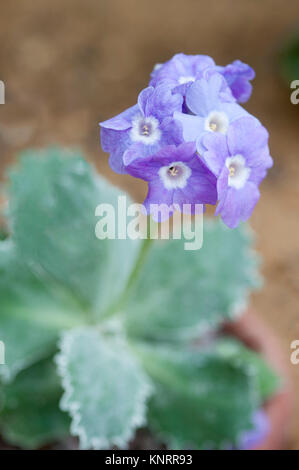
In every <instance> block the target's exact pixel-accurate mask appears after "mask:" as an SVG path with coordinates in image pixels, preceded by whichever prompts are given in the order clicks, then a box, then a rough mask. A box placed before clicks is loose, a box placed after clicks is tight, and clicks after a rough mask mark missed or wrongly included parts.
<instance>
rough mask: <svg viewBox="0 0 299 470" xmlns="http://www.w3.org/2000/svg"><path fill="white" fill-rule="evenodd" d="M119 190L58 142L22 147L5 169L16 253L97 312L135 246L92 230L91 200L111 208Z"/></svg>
mask: <svg viewBox="0 0 299 470" xmlns="http://www.w3.org/2000/svg"><path fill="white" fill-rule="evenodd" d="M123 195H124V194H123V193H122V192H121V191H120V190H119V189H117V188H115V187H113V186H112V185H110V184H108V183H107V182H105V181H104V180H103V179H100V178H99V177H98V176H97V175H96V173H95V172H94V171H93V169H92V168H91V167H90V166H89V165H88V163H86V162H85V161H84V160H83V159H82V158H81V156H80V155H78V154H74V153H70V152H67V151H65V150H62V149H59V148H53V149H48V150H45V151H40V152H32V151H30V152H27V153H25V155H24V156H23V158H21V160H20V162H19V165H18V167H17V168H16V169H15V170H14V171H12V172H11V173H10V189H9V196H10V201H9V217H10V220H11V224H12V232H13V239H14V241H15V243H16V245H17V247H18V250H19V253H20V255H21V256H22V258H24V260H25V261H26V262H28V263H30V265H31V266H32V267H33V268H34V269H35V270H36V271H37V272H38V273H40V274H47V275H49V277H50V278H54V279H55V280H56V281H57V282H58V283H60V284H62V285H65V286H67V287H68V288H69V289H70V291H71V292H72V293H73V295H74V296H75V297H78V298H79V299H81V301H82V303H83V305H84V306H85V308H89V307H93V308H94V310H95V311H96V312H98V313H99V312H103V311H104V310H106V309H107V308H111V305H112V304H113V303H114V302H115V300H116V299H117V297H118V296H119V295H120V293H121V292H122V291H123V289H124V287H125V285H126V283H127V281H128V278H129V275H130V273H131V270H132V268H133V267H134V264H135V262H136V257H137V255H138V251H139V247H140V243H139V241H138V240H134V241H132V240H130V239H128V240H99V239H97V238H96V235H95V226H96V223H97V218H96V216H95V209H96V207H97V205H98V204H100V203H107V204H112V205H113V207H114V208H115V210H116V209H117V203H118V196H123ZM129 203H130V200H129V198H127V204H129ZM116 215H117V214H116ZM120 260H121V266H120Z"/></svg>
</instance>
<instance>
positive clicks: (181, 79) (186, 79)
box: [178, 76, 195, 85]
mask: <svg viewBox="0 0 299 470" xmlns="http://www.w3.org/2000/svg"><path fill="white" fill-rule="evenodd" d="M178 82H179V84H180V85H183V84H184V83H189V82H195V77H192V76H189V77H187V76H181V77H179V80H178Z"/></svg>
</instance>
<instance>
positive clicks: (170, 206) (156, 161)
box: [124, 143, 217, 221]
mask: <svg viewBox="0 0 299 470" xmlns="http://www.w3.org/2000/svg"><path fill="white" fill-rule="evenodd" d="M124 160H125V164H126V165H127V166H126V169H127V171H128V173H130V174H131V175H132V176H135V177H136V178H141V179H143V180H145V181H147V182H148V194H147V197H146V199H145V201H144V206H145V208H146V210H147V213H151V214H152V216H153V218H154V220H158V221H163V220H166V219H168V218H169V217H170V215H171V214H172V213H173V212H174V210H180V211H181V212H188V213H192V214H194V213H195V212H197V209H199V210H201V209H202V208H201V207H200V208H199V207H198V206H196V204H198V205H202V204H215V203H216V201H217V191H216V178H215V176H214V175H213V174H212V173H211V172H210V171H209V170H208V169H207V168H206V166H205V165H204V164H203V163H202V161H201V160H200V158H199V157H198V155H197V154H196V148H195V144H194V143H183V144H181V145H180V146H178V147H175V146H174V145H168V146H166V147H164V148H163V149H162V150H160V151H159V152H158V153H157V154H156V155H153V156H151V157H146V158H138V159H136V158H135V155H133V156H132V157H131V155H130V151H128V152H127V153H126V156H125V159H124Z"/></svg>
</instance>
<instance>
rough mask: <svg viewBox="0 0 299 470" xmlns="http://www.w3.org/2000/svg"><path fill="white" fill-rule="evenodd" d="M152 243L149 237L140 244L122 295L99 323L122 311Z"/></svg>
mask: <svg viewBox="0 0 299 470" xmlns="http://www.w3.org/2000/svg"><path fill="white" fill-rule="evenodd" d="M152 242H153V239H151V238H150V236H147V238H145V239H144V240H143V242H142V246H141V248H140V251H139V255H138V258H137V261H136V264H135V267H134V269H133V270H132V272H131V274H130V276H129V279H128V282H127V284H126V287H125V288H124V290H123V292H122V294H121V295H120V297H119V298H118V300H117V302H116V303H115V304H113V305H112V306H111V307H110V308H109V309H108V310H107V311H106V312H105V313H104V314H103V315H102V317H101V321H103V320H104V319H105V320H106V319H107V318H109V317H111V316H113V315H115V314H117V313H119V312H120V311H121V309H122V306H123V305H124V304H125V303H126V302H127V300H128V297H129V294H130V291H131V289H132V286H133V285H134V282H135V280H136V279H137V277H138V275H139V272H140V270H141V268H142V266H143V264H144V261H145V259H146V256H147V253H148V251H149V248H150V246H151V244H152Z"/></svg>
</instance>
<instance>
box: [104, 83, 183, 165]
mask: <svg viewBox="0 0 299 470" xmlns="http://www.w3.org/2000/svg"><path fill="white" fill-rule="evenodd" d="M182 104H183V98H182V96H180V95H178V94H173V93H172V91H171V90H170V89H169V87H168V86H167V85H166V84H161V85H159V86H158V87H156V88H155V89H154V88H153V87H148V88H145V89H144V90H143V91H142V92H141V93H140V94H139V96H138V104H137V105H135V106H133V107H131V108H129V109H128V110H126V111H124V112H123V113H121V114H119V115H118V116H116V117H114V118H112V119H109V120H108V121H104V122H101V123H100V126H101V142H102V147H103V150H104V151H105V152H108V153H110V158H109V164H110V166H111V168H112V169H113V170H114V171H115V172H116V173H126V170H125V167H124V163H123V156H124V154H125V152H126V151H127V150H130V155H131V156H132V155H133V153H134V151H135V155H136V156H138V157H146V156H150V155H153V154H154V153H156V152H157V151H158V150H159V149H160V148H162V147H163V146H165V145H169V144H175V145H178V144H179V143H181V142H182V131H181V126H180V124H179V123H178V122H176V121H175V120H174V119H173V113H174V111H180V110H182Z"/></svg>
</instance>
